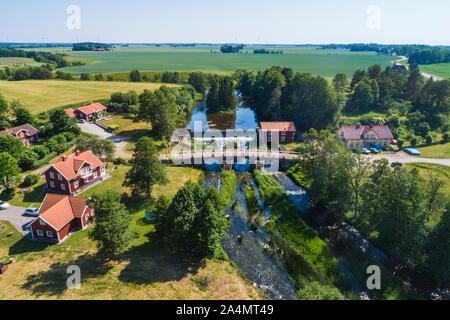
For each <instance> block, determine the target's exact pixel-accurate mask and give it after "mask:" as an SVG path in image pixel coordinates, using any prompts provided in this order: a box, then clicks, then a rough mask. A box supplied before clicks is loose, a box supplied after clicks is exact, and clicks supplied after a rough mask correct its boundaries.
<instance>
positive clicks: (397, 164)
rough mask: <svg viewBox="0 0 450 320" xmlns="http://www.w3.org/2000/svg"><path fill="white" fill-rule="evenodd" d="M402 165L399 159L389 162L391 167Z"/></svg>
mask: <svg viewBox="0 0 450 320" xmlns="http://www.w3.org/2000/svg"><path fill="white" fill-rule="evenodd" d="M402 165H403V163H401V162H400V161H395V162H392V163H391V167H392V168H395V167H396V166H399V167H401V166H402Z"/></svg>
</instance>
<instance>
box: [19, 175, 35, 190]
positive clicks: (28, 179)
mask: <svg viewBox="0 0 450 320" xmlns="http://www.w3.org/2000/svg"><path fill="white" fill-rule="evenodd" d="M38 181H39V176H38V175H37V174H29V175H27V176H26V177H25V179H23V183H22V185H23V186H24V187H30V186H32V185H34V184H36V183H37V182H38Z"/></svg>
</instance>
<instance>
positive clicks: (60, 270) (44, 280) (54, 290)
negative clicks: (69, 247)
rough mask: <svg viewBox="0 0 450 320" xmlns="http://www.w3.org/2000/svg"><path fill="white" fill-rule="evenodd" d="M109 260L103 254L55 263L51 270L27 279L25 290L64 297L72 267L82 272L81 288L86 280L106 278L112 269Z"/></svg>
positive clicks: (88, 255)
mask: <svg viewBox="0 0 450 320" xmlns="http://www.w3.org/2000/svg"><path fill="white" fill-rule="evenodd" d="M107 261H108V260H107V258H106V257H105V256H103V255H101V254H97V255H92V254H85V255H82V256H80V257H78V258H77V259H76V260H74V261H70V262H68V263H63V264H61V263H54V264H52V265H51V266H50V269H49V270H46V271H40V272H38V273H36V274H33V275H30V276H28V277H27V279H26V282H25V283H24V284H23V285H22V288H23V289H27V290H30V291H31V292H32V294H33V295H36V296H40V295H44V294H45V295H57V296H60V295H62V294H63V293H64V292H65V291H66V290H67V283H66V282H67V279H68V277H69V276H70V275H71V274H68V273H67V268H68V267H69V266H70V265H76V266H78V267H80V270H81V281H82V283H81V286H83V281H86V279H92V278H97V277H101V276H104V275H105V274H106V273H107V272H108V271H109V270H110V269H111V268H112V266H111V264H109V263H107Z"/></svg>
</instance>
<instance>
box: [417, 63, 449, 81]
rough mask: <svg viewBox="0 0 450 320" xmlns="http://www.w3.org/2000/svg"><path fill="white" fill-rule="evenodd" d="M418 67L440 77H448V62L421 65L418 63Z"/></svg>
mask: <svg viewBox="0 0 450 320" xmlns="http://www.w3.org/2000/svg"><path fill="white" fill-rule="evenodd" d="M419 68H420V70H422V71H423V72H426V73H429V74H431V75H435V76H438V77H440V78H442V79H449V78H450V62H447V63H435V64H421V65H419Z"/></svg>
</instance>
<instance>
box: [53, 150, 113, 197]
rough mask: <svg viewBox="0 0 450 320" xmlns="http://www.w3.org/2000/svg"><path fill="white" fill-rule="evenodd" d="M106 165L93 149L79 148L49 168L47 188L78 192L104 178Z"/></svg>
mask: <svg viewBox="0 0 450 320" xmlns="http://www.w3.org/2000/svg"><path fill="white" fill-rule="evenodd" d="M105 166H106V164H105V163H103V162H102V161H100V160H99V159H98V158H97V157H96V156H95V155H94V154H93V153H92V152H91V151H89V150H88V151H85V152H80V151H79V150H77V151H76V153H75V154H74V155H73V156H72V157H65V156H63V157H61V158H59V159H58V161H56V162H55V163H54V164H52V165H51V166H50V168H48V169H47V171H46V172H45V180H46V186H47V190H50V191H53V192H58V193H65V194H76V193H78V192H79V191H81V190H82V189H83V188H84V187H86V186H88V185H89V184H91V183H93V182H95V181H98V180H102V179H103V176H104V175H105V173H106V171H105Z"/></svg>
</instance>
